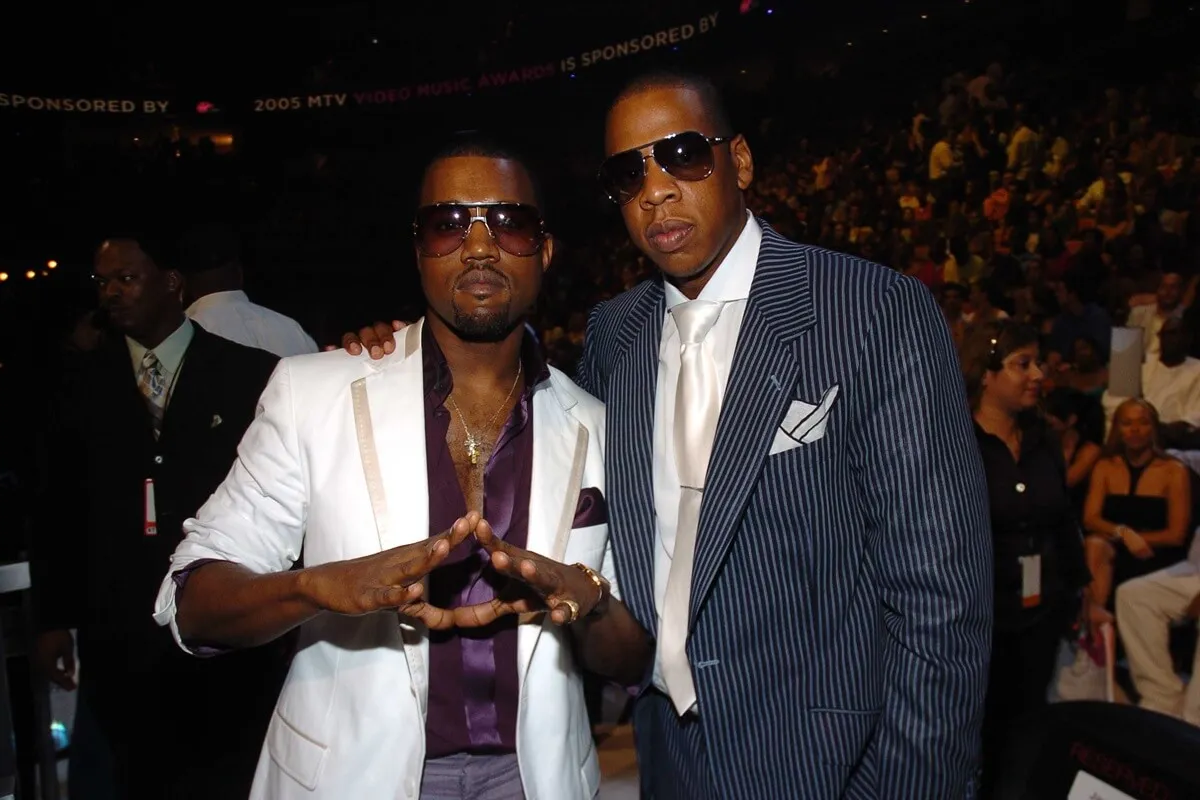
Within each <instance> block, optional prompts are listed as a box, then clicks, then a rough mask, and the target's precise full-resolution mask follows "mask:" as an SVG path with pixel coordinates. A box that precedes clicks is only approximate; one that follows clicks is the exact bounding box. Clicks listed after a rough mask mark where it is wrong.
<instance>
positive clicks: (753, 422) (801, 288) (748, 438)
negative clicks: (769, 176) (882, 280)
mask: <svg viewBox="0 0 1200 800" xmlns="http://www.w3.org/2000/svg"><path fill="white" fill-rule="evenodd" d="M815 321H816V320H815V315H814V311H813V304H812V292H811V288H810V286H809V269H808V264H807V261H806V259H805V257H804V254H803V251H802V250H800V249H799V248H797V247H796V245H794V244H793V243H792V242H790V241H788V240H787V239H784V238H783V237H781V236H780V235H779V234H777V233H775V231H774V230H772V229H771V228H770V227H769V226H767V225H766V224H763V238H762V245H761V247H760V249H759V255H758V265H757V267H756V270H755V275H754V283H753V285H752V286H751V289H750V299H749V303H748V305H747V308H746V315H745V317H744V318H743V320H742V327H741V331H740V333H739V334H738V345H737V351H736V352H735V354H734V358H733V367H732V370H731V371H730V375H729V383H728V387H727V389H726V392H725V398H724V400H723V401H722V404H721V418H720V420H719V421H718V423H717V431H716V438H715V439H714V442H713V454H712V460H711V462H710V464H709V468H708V478H707V481H706V487H705V492H704V504H703V506H702V507H701V510H700V527H699V530H698V532H697V538H696V556H695V567H694V571H693V573H692V594H691V609H690V618H691V619H692V620H694V619H695V617H696V613H697V612H698V610H699V609H700V607H701V606H702V605H703V603H704V600H705V598H706V597H707V595H708V592H709V590H710V589H711V588H712V584H713V581H714V580H715V578H716V575H717V572H718V571H719V570H720V566H721V562H722V561H723V560H724V558H725V554H726V553H727V552H728V550H729V546H730V545H731V544H732V542H733V539H734V537H735V536H736V535H737V532H738V530H739V527H740V526H739V525H738V518H739V517H740V516H741V513H742V510H743V509H744V508H745V506H746V502H747V500H748V499H749V497H750V490H751V489H752V488H753V486H754V484H755V481H756V480H757V478H758V473H759V470H760V469H761V468H762V466H763V464H764V463H765V461H766V457H767V454H768V453H769V452H770V448H771V442H772V440H773V438H774V435H775V429H776V428H777V427H778V426H779V423H780V421H781V420H782V419H783V415H784V413H785V412H786V411H787V408H788V406H789V404H790V403H791V400H793V399H794V398H793V394H794V390H795V387H796V383H797V379H798V377H799V374H800V368H801V365H800V364H799V362H798V361H797V360H796V358H795V355H794V351H793V347H792V344H793V343H794V342H795V340H796V339H797V338H798V337H800V336H801V335H802V334H803V333H804V332H805V331H806V330H807V329H808V328H810V327H812V325H813V324H814V323H815Z"/></svg>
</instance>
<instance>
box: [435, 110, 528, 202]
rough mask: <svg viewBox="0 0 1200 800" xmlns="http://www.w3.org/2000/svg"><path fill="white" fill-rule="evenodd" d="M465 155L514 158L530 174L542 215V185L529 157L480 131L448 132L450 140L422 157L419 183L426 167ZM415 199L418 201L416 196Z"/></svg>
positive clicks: (511, 159) (500, 159) (509, 144)
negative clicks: (423, 163) (423, 161)
mask: <svg viewBox="0 0 1200 800" xmlns="http://www.w3.org/2000/svg"><path fill="white" fill-rule="evenodd" d="M467 156H475V157H477V158H491V159H496V160H497V161H514V162H516V163H517V164H520V165H521V167H522V168H524V170H525V173H526V174H527V175H528V176H529V181H530V183H531V184H533V197H534V202H535V203H536V204H537V207H538V209H539V210H540V211H541V212H542V213H543V215H544V214H545V212H546V209H545V208H544V207H543V205H542V202H543V198H542V188H541V184H540V183H539V181H538V178H537V170H535V169H534V168H533V162H532V159H531V158H530V156H528V155H527V154H526V153H524V152H522V151H521V150H520V149H519V148H517V147H515V146H514V145H512V144H511V143H509V142H507V141H505V140H503V139H501V138H499V137H497V136H494V135H492V134H489V133H485V132H483V131H478V130H463V131H456V132H455V133H453V134H451V135H450V137H449V141H447V142H445V143H443V144H441V145H440V146H438V148H437V149H435V150H434V151H433V152H432V153H430V154H429V156H428V157H427V158H426V159H425V166H423V167H422V168H421V182H422V183H424V182H425V176H426V175H428V174H429V170H430V169H431V168H432V167H433V165H434V164H436V163H437V162H439V161H444V160H445V159H447V158H464V157H467ZM417 191H418V193H419V192H420V188H419V187H418V189H417ZM418 202H420V201H419V199H418Z"/></svg>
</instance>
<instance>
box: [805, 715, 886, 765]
mask: <svg viewBox="0 0 1200 800" xmlns="http://www.w3.org/2000/svg"><path fill="white" fill-rule="evenodd" d="M809 713H810V714H811V715H812V720H813V728H814V729H815V731H816V735H817V742H818V744H817V750H818V754H819V755H820V758H821V760H822V761H824V762H825V763H826V764H836V765H838V766H842V767H853V766H854V765H856V764H857V763H858V762H859V760H860V759H862V756H863V753H864V752H865V751H866V749H867V744H868V743H869V742H870V741H871V735H872V734H873V733H874V731H875V725H876V724H877V723H878V722H879V714H880V712H879V711H842V710H838V709H832V708H821V709H813V710H812V711H811V712H809Z"/></svg>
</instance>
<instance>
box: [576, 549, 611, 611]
mask: <svg viewBox="0 0 1200 800" xmlns="http://www.w3.org/2000/svg"><path fill="white" fill-rule="evenodd" d="M571 566H573V567H574V568H575V569H577V570H579V571H580V572H582V573H583V574H584V575H587V577H588V580H590V581H591V582H592V583H594V584H596V588H597V589H598V590H599V591H600V598H599V599H598V600H597V601H596V604H595V605H594V606H592V610H591V611H589V612H588V613H587V616H589V617H591V616H595V615H598V614H603V613H604V612H605V611H607V610H608V598H609V597H610V596H611V593H612V587H611V586H610V585H609V583H608V581H606V580H605V579H604V576H603V575H601V574H600V573H599V572H596V570H594V569H592V568H591V567H589V566H588V565H587V564H580V563H578V562H576V563H574V564H572V565H571Z"/></svg>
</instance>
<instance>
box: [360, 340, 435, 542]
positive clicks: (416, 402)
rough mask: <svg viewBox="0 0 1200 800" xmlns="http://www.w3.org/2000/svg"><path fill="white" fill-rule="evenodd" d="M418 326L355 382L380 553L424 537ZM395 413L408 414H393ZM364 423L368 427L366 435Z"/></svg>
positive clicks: (425, 510) (425, 507) (425, 505)
mask: <svg viewBox="0 0 1200 800" xmlns="http://www.w3.org/2000/svg"><path fill="white" fill-rule="evenodd" d="M423 325H424V323H423V321H422V322H418V323H416V324H414V325H410V326H408V327H407V328H406V329H405V332H404V339H403V341H402V342H400V343H399V344H400V346H401V347H402V348H403V350H402V351H401V352H397V353H395V354H393V355H392V357H391V359H389V360H388V361H387V362H384V365H383V368H377V371H375V372H374V373H372V374H371V375H368V376H367V377H366V378H362V379H360V380H361V381H362V384H361V385H362V386H363V387H364V388H365V392H363V393H362V396H363V398H364V400H365V407H364V408H360V409H356V411H355V417H356V420H355V422H356V427H357V428H358V432H359V456H360V458H361V460H362V462H363V469H364V472H365V474H366V477H367V483H368V486H371V485H372V484H373V483H375V484H376V486H375V488H374V490H373V492H372V498H371V500H372V504H373V505H374V510H375V525H376V530H377V532H378V534H379V549H380V550H389V549H391V548H393V547H398V546H400V545H403V544H410V543H412V542H417V541H420V540H422V539H427V538H428V537H429V473H428V470H427V467H426V465H425V414H424V412H423V408H424V407H423V403H422V401H421V398H422V397H423V396H424V372H423V370H422V364H421V347H420V343H421V329H422V327H423ZM372 363H373V365H374V362H372ZM356 383H357V382H356ZM351 393H352V396H353V395H354V394H355V393H356V390H354V389H353V388H352V390H351ZM396 408H410V409H414V410H413V412H412V413H395V411H394V409H396ZM368 421H369V423H368ZM364 424H369V429H368V430H366V431H364V430H363V428H362V426H363V425H364ZM372 464H374V466H372Z"/></svg>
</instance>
